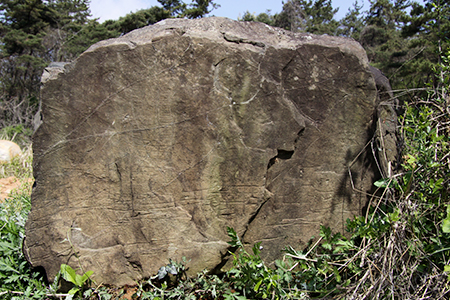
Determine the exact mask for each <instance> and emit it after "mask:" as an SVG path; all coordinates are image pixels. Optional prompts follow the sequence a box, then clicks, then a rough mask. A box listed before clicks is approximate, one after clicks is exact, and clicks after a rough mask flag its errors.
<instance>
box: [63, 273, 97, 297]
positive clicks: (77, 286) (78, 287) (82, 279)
mask: <svg viewBox="0 0 450 300" xmlns="http://www.w3.org/2000/svg"><path fill="white" fill-rule="evenodd" d="M60 272H61V277H62V278H64V280H66V281H68V282H71V283H73V285H74V287H73V288H72V289H71V290H70V291H69V296H67V297H66V300H69V299H72V298H73V296H75V295H76V294H78V293H79V294H81V292H82V291H83V289H84V288H85V287H86V285H87V283H88V280H89V278H90V277H91V276H92V274H93V273H94V272H93V271H87V272H86V273H84V274H83V275H78V274H77V273H76V272H75V270H74V269H72V267H71V266H69V265H66V264H62V265H61V270H60Z"/></svg>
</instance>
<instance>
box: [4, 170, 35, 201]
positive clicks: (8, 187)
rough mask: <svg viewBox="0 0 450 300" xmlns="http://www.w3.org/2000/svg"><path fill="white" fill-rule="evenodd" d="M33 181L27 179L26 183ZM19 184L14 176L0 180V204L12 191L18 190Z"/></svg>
mask: <svg viewBox="0 0 450 300" xmlns="http://www.w3.org/2000/svg"><path fill="white" fill-rule="evenodd" d="M32 181H33V179H31V178H29V179H28V182H32ZM20 186H21V182H20V181H19V180H18V179H17V178H16V177H14V176H11V177H8V178H0V203H1V202H3V201H4V200H5V198H7V197H9V194H10V193H11V191H12V190H14V189H17V188H20Z"/></svg>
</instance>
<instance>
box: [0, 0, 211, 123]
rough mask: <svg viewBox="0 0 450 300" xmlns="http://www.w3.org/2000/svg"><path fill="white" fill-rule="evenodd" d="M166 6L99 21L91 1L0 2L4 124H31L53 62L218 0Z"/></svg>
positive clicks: (167, 1) (206, 9)
mask: <svg viewBox="0 0 450 300" xmlns="http://www.w3.org/2000/svg"><path fill="white" fill-rule="evenodd" d="M158 2H159V3H160V4H161V6H153V7H150V8H148V9H143V10H139V11H137V12H135V13H130V14H128V15H126V16H124V17H121V18H120V19H119V20H108V21H105V22H103V23H99V22H98V20H93V19H92V18H91V14H90V10H89V0H45V1H44V0H1V1H0V39H1V45H0V127H5V126H8V125H19V124H23V125H25V126H27V127H31V124H32V121H33V115H34V113H35V112H36V110H37V107H38V98H39V87H40V76H41V74H42V72H43V69H44V68H45V67H46V66H47V65H48V64H49V63H51V62H58V61H72V60H74V59H75V58H76V57H77V56H78V55H80V54H81V53H82V52H83V51H85V50H86V49H87V48H88V47H89V46H91V45H92V44H94V43H96V42H98V41H100V40H104V39H108V38H114V37H118V36H120V35H123V34H126V33H128V32H130V31H132V30H134V29H137V28H141V27H144V26H147V25H151V24H154V23H156V22H158V21H161V20H163V19H166V18H170V17H180V18H192V19H195V18H201V17H203V16H205V15H206V14H208V13H210V12H211V11H212V10H213V9H215V8H217V7H218V5H217V4H216V3H215V2H213V1H212V0H194V1H192V2H191V3H189V4H185V3H184V2H182V1H180V0H159V1H158Z"/></svg>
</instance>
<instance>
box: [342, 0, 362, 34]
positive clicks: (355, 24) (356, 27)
mask: <svg viewBox="0 0 450 300" xmlns="http://www.w3.org/2000/svg"><path fill="white" fill-rule="evenodd" d="M362 8H363V5H359V4H358V1H355V3H353V7H352V8H349V9H348V12H347V14H346V15H345V17H344V18H342V20H340V21H339V27H338V29H337V35H339V36H345V37H351V38H354V39H355V40H359V37H360V35H361V32H362V30H363V29H364V14H363V12H362Z"/></svg>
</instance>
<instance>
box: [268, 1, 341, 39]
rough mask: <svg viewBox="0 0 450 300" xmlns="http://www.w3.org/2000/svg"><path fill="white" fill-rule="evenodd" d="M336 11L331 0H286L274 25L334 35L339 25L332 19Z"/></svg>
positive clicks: (292, 29)
mask: <svg viewBox="0 0 450 300" xmlns="http://www.w3.org/2000/svg"><path fill="white" fill-rule="evenodd" d="M337 11H338V9H333V7H332V5H331V0H288V1H287V2H286V3H283V10H282V11H281V13H280V16H278V17H277V19H276V22H275V25H276V26H278V27H282V28H284V29H288V30H291V31H294V32H309V33H315V34H329V35H335V34H336V30H337V27H338V25H339V23H338V22H337V21H336V20H335V19H334V15H335V14H336V13H337Z"/></svg>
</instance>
